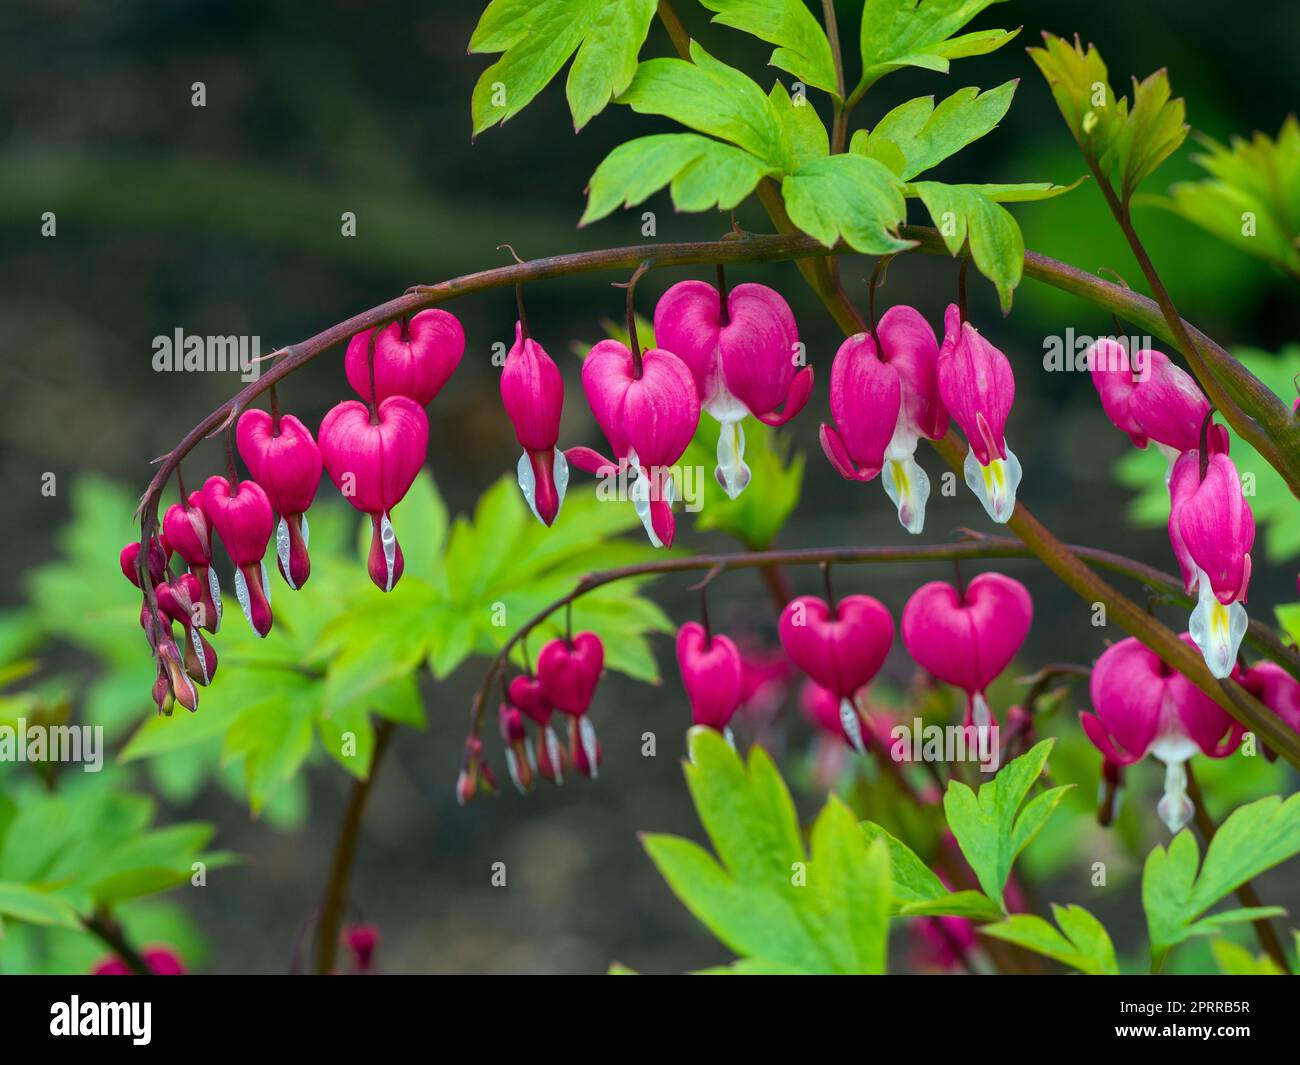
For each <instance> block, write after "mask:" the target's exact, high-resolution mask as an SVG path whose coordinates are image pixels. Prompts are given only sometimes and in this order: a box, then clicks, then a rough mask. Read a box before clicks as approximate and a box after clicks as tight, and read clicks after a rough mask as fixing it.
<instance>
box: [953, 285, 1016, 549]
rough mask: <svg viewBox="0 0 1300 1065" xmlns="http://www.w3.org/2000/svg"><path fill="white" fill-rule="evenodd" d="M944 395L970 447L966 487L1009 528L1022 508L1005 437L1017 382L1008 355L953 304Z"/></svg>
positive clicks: (1014, 470)
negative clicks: (1018, 502) (1013, 517)
mask: <svg viewBox="0 0 1300 1065" xmlns="http://www.w3.org/2000/svg"><path fill="white" fill-rule="evenodd" d="M939 395H940V397H941V398H942V399H943V405H944V406H945V407H946V408H947V409H948V412H949V413H950V414H951V415H952V417H953V420H954V421H956V423H957V424H958V425H960V426H961V430H962V432H964V433H965V434H966V439H967V441H968V442H969V444H970V451H969V452H968V453H967V455H966V469H965V473H966V484H967V485H968V486H969V487H970V490H971V491H972V492H974V493H975V496H976V498H978V499H979V501H980V502H981V503H982V504H984V509H985V510H986V511H987V512H988V515H989V517H990V518H992V519H993V520H994V521H996V522H998V523H999V524H1005V523H1006V521H1007V520H1008V519H1009V518H1010V517H1011V512H1012V511H1013V510H1015V508H1016V489H1017V488H1019V487H1020V460H1019V459H1018V458H1016V456H1015V453H1014V452H1013V451H1012V450H1011V449H1010V448H1008V447H1007V442H1006V439H1005V437H1004V436H1003V434H1004V432H1005V429H1006V424H1007V415H1008V414H1009V413H1010V412H1011V404H1012V402H1013V401H1014V400H1015V398H1016V378H1015V374H1013V373H1012V371H1011V363H1010V362H1008V361H1007V357H1006V356H1005V355H1003V354H1002V352H1000V351H998V349H997V348H995V347H994V346H993V345H992V344H990V343H989V342H988V341H987V340H985V339H984V338H983V337H982V336H980V334H979V332H978V330H976V328H975V327H974V326H973V325H971V324H970V322H963V321H962V320H961V311H960V310H958V308H957V305H956V304H950V305H949V306H948V310H947V312H946V313H945V315H944V338H943V346H942V347H940V349H939Z"/></svg>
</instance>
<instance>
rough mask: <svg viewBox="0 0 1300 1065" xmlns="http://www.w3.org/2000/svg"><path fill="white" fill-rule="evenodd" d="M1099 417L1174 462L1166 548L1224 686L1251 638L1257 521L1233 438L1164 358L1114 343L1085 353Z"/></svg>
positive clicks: (1199, 640)
mask: <svg viewBox="0 0 1300 1065" xmlns="http://www.w3.org/2000/svg"><path fill="white" fill-rule="evenodd" d="M1088 360H1089V362H1088V365H1089V368H1090V370H1091V372H1092V380H1093V384H1094V385H1095V386H1096V388H1097V393H1098V395H1099V396H1100V397H1101V405H1102V409H1103V410H1104V411H1105V412H1106V416H1107V417H1108V418H1109V419H1110V420H1111V422H1113V423H1114V424H1115V426H1116V427H1117V428H1119V429H1121V430H1123V431H1124V432H1125V433H1127V434H1128V436H1129V439H1130V440H1132V441H1133V443H1134V444H1135V445H1136V446H1137V447H1142V448H1144V447H1146V446H1147V445H1148V444H1149V443H1150V442H1152V441H1154V442H1155V444H1156V446H1157V447H1158V448H1159V449H1160V450H1161V451H1162V452H1163V453H1164V454H1165V456H1166V458H1167V459H1168V460H1169V470H1168V475H1167V483H1168V485H1169V499H1170V508H1169V542H1170V544H1171V546H1172V547H1173V551H1174V556H1175V557H1176V558H1177V559H1178V565H1179V568H1180V569H1181V570H1182V574H1183V582H1184V584H1185V586H1186V588H1187V593H1188V594H1189V595H1196V596H1197V604H1196V607H1195V609H1194V610H1193V611H1192V616H1191V621H1190V623H1189V628H1190V630H1191V633H1190V635H1191V638H1192V640H1193V642H1194V643H1195V644H1196V646H1197V647H1198V648H1199V649H1200V651H1201V654H1202V656H1203V657H1204V658H1205V664H1206V666H1207V667H1208V668H1209V670H1210V672H1211V673H1212V674H1213V675H1214V676H1215V677H1218V678H1219V679H1223V678H1224V677H1227V676H1228V675H1229V674H1231V673H1232V671H1233V669H1234V668H1236V665H1237V652H1238V650H1239V649H1240V647H1241V641H1242V638H1243V637H1244V636H1245V634H1246V628H1247V626H1248V624H1249V619H1248V618H1247V616H1246V608H1245V606H1244V604H1245V602H1246V591H1247V588H1248V587H1249V584H1250V567H1251V561H1250V551H1251V548H1252V546H1253V545H1254V541H1255V518H1254V515H1253V513H1252V512H1251V509H1250V504H1248V503H1247V502H1246V499H1245V496H1244V495H1243V493H1242V487H1241V478H1240V476H1239V475H1238V473H1237V467H1236V466H1235V465H1234V464H1233V462H1232V460H1231V459H1230V458H1229V457H1228V433H1227V430H1226V429H1224V428H1223V427H1222V426H1219V425H1215V424H1214V423H1213V420H1212V419H1213V414H1214V410H1213V408H1212V407H1211V406H1210V401H1209V400H1208V399H1206V398H1205V395H1204V393H1202V392H1201V389H1200V388H1199V387H1198V385H1197V384H1196V381H1195V379H1194V378H1193V377H1192V376H1191V375H1190V374H1188V373H1187V372H1186V371H1184V370H1182V369H1180V368H1179V367H1177V366H1175V365H1174V364H1173V363H1172V362H1171V361H1170V359H1169V357H1168V356H1167V355H1165V354H1163V353H1162V352H1159V351H1151V350H1148V349H1143V350H1141V351H1137V352H1135V353H1134V354H1133V355H1132V357H1131V358H1130V355H1129V352H1128V351H1127V349H1126V348H1125V347H1124V346H1123V345H1121V344H1119V343H1117V342H1115V341H1113V340H1109V339H1102V340H1098V341H1097V342H1096V343H1095V344H1094V345H1093V346H1092V347H1091V348H1090V349H1089V350H1088Z"/></svg>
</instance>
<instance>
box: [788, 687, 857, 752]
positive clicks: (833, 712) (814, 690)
mask: <svg viewBox="0 0 1300 1065" xmlns="http://www.w3.org/2000/svg"><path fill="white" fill-rule="evenodd" d="M865 694H866V690H865V689H859V690H858V691H857V692H856V693H855V694H854V697H853V698H852V699H850V700H849V702H850V703H851V704H852V707H853V713H854V716H855V717H856V718H857V721H856V723H854V722H853V721H852V720H850V721H849V722H848V725H847V727H846V725H845V721H846V719H845V716H844V700H843V699H842V698H841V697H840V696H838V695H836V694H835V693H834V692H833V691H831V690H830V689H829V688H823V687H822V686H821V685H820V684H818V683H817V682H816V681H815V680H813V679H812V678H811V677H809V678H808V679H806V680H805V681H804V682H803V685H802V686H801V687H800V689H799V709H800V710H801V711H802V712H803V716H804V718H805V719H806V720H807V721H808V723H809V724H810V725H812V726H813V727H814V728H816V729H818V730H819V731H821V732H824V733H826V734H827V735H830V736H835V737H837V738H838V739H841V740H843V741H844V742H845V743H847V744H848V745H849V746H850V747H853V748H855V749H856V750H859V751H861V750H864V749H865V748H867V747H869V746H870V745H871V744H872V743H873V742H874V741H875V739H876V736H875V731H874V730H873V729H872V727H871V722H870V720H869V719H868V717H867V715H866V714H865V713H863V711H862V707H861V706H859V705H858V703H859V701H860V700H861V699H862V698H863V697H864V696H865Z"/></svg>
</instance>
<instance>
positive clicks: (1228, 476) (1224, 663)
mask: <svg viewBox="0 0 1300 1065" xmlns="http://www.w3.org/2000/svg"><path fill="white" fill-rule="evenodd" d="M1169 497H1170V511H1169V538H1170V542H1171V543H1172V545H1173V549H1174V554H1175V555H1177V556H1178V563H1179V566H1180V567H1181V569H1182V571H1183V580H1184V582H1185V583H1186V585H1187V591H1188V593H1189V594H1191V593H1192V592H1195V593H1196V594H1197V602H1196V607H1195V609H1193V610H1192V617H1191V622H1190V623H1189V626H1188V627H1189V629H1190V630H1191V636H1192V639H1193V640H1194V641H1195V643H1196V646H1197V647H1198V648H1200V651H1201V654H1202V656H1204V658H1205V665H1206V667H1207V668H1208V669H1209V671H1210V672H1211V673H1212V674H1213V675H1214V676H1215V677H1218V678H1219V679H1223V678H1224V677H1226V676H1228V674H1230V673H1231V672H1232V670H1233V669H1234V668H1235V666H1236V662H1237V651H1238V650H1239V649H1240V647H1241V641H1242V638H1243V637H1244V636H1245V635H1246V628H1247V626H1248V625H1249V618H1248V617H1247V616H1246V608H1245V606H1243V605H1242V604H1244V603H1245V601H1246V590H1247V587H1248V586H1249V584H1250V549H1251V547H1252V546H1253V545H1254V542H1255V516H1254V514H1253V513H1252V512H1251V509H1250V505H1249V504H1248V503H1247V502H1246V500H1245V497H1244V496H1243V495H1242V492H1241V479H1240V477H1238V475H1237V467H1236V466H1235V465H1233V462H1232V459H1230V458H1228V456H1227V455H1225V454H1222V453H1218V454H1211V455H1210V457H1209V460H1208V461H1207V462H1206V463H1205V464H1204V468H1202V463H1201V457H1200V453H1199V451H1187V452H1184V453H1183V455H1182V456H1181V457H1180V458H1179V459H1178V461H1177V462H1175V463H1174V468H1173V471H1172V473H1171V474H1170V478H1169Z"/></svg>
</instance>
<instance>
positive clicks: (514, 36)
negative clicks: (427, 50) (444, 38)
mask: <svg viewBox="0 0 1300 1065" xmlns="http://www.w3.org/2000/svg"><path fill="white" fill-rule="evenodd" d="M655 7H656V2H655V0H619V2H618V3H607V2H606V0H492V3H491V4H489V5H488V7H487V10H486V11H484V12H483V17H482V19H480V20H479V24H478V27H477V29H475V31H474V35H473V36H472V37H471V38H470V43H469V50H470V51H471V52H501V53H504V54H503V55H502V56H501V58H500V59H498V60H497V61H496V62H495V63H493V64H492V65H491V66H490V67H488V68H487V70H485V71H484V72H483V73H482V74H481V75H480V76H479V79H478V82H477V83H476V84H475V86H474V95H473V101H472V106H471V110H472V113H473V118H474V134H475V136H477V135H478V134H479V133H482V132H483V130H485V129H487V128H488V126H491V125H494V124H498V123H503V122H505V121H507V120H508V119H510V118H511V117H513V116H514V115H516V114H518V113H519V112H520V111H521V110H523V108H524V107H526V106H527V105H528V104H529V103H530V102H531V101H532V100H533V98H534V97H535V96H536V95H537V94H538V93H539V92H540V91H541V90H542V89H543V88H545V87H546V85H547V84H548V83H549V82H550V80H551V79H552V78H554V77H555V75H556V74H558V73H559V71H560V68H561V67H562V66H563V65H564V64H565V62H566V61H567V60H568V58H569V57H570V56H572V55H573V54H574V52H577V57H576V58H575V59H574V61H573V66H572V67H570V68H569V79H568V82H567V84H566V86H565V94H566V96H567V97H568V101H569V110H570V111H571V112H572V114H573V125H574V128H575V130H580V129H582V127H583V126H585V125H586V124H587V123H588V122H589V121H590V120H591V119H592V118H593V117H594V116H596V115H598V114H599V113H600V112H601V111H602V110H604V108H605V105H606V104H608V103H609V101H610V100H611V99H612V98H613V97H615V96H617V95H618V94H619V93H621V92H622V91H623V90H624V89H626V88H627V86H628V84H629V83H630V82H631V80H632V76H633V74H634V73H635V71H636V63H637V55H638V53H639V52H640V51H641V45H642V44H644V43H645V38H646V34H647V33H648V32H649V30H650V20H651V19H652V18H653V17H654V13H655Z"/></svg>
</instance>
